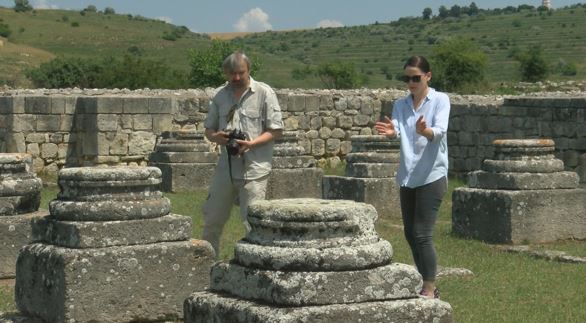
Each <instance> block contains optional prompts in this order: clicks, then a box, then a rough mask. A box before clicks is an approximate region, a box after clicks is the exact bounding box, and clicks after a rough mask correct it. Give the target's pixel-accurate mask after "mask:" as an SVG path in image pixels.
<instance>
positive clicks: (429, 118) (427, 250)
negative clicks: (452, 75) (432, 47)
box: [375, 56, 450, 298]
mask: <svg viewBox="0 0 586 323" xmlns="http://www.w3.org/2000/svg"><path fill="white" fill-rule="evenodd" d="M403 74H404V75H403V78H402V79H403V81H404V82H405V83H406V84H407V86H408V88H409V92H410V94H409V95H408V96H406V97H404V98H402V99H400V100H398V101H396V102H395V104H394V106H393V114H392V118H391V119H389V117H387V116H385V117H384V121H380V122H377V123H376V125H375V128H376V130H377V131H378V133H379V134H381V135H385V136H387V137H390V138H395V137H398V138H400V141H401V160H400V164H399V171H398V172H397V183H398V184H399V186H400V200H401V213H402V215H403V224H404V228H405V229H404V230H405V237H406V238H407V242H408V243H409V246H410V247H411V252H412V254H413V259H414V261H415V265H416V266H417V270H418V271H419V273H420V274H421V276H423V289H422V290H421V292H420V294H421V295H422V296H425V297H435V298H439V292H438V290H437V288H436V286H435V276H436V271H437V260H436V252H435V248H434V246H433V240H432V235H433V227H434V225H435V220H436V218H437V213H438V209H439V206H440V204H441V201H442V198H443V196H444V194H445V192H446V191H447V175H448V143H447V130H448V118H449V115H450V100H449V98H448V96H447V95H446V94H444V93H441V92H437V91H435V90H434V89H433V88H430V87H429V86H428V83H429V81H430V80H431V69H430V66H429V63H428V61H427V60H426V59H425V57H422V56H413V57H411V58H409V59H408V60H407V62H406V63H405V66H404V67H403Z"/></svg>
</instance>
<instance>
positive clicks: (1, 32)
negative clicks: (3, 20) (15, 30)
mask: <svg viewBox="0 0 586 323" xmlns="http://www.w3.org/2000/svg"><path fill="white" fill-rule="evenodd" d="M10 34H12V30H10V26H8V25H7V24H0V36H2V37H4V38H8V37H10Z"/></svg>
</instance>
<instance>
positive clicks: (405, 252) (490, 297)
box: [0, 179, 586, 323]
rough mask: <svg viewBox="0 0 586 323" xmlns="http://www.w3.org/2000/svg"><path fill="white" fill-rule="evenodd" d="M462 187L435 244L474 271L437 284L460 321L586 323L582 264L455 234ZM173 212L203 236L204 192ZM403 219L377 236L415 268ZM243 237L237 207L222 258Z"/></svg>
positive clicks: (1, 300) (573, 250) (444, 258)
mask: <svg viewBox="0 0 586 323" xmlns="http://www.w3.org/2000/svg"><path fill="white" fill-rule="evenodd" d="M461 185H463V183H462V182H461V181H459V180H455V179H454V180H450V182H449V191H448V194H446V196H445V198H444V201H443V203H442V206H441V208H440V214H439V217H438V223H437V225H436V232H435V243H436V249H437V251H438V258H439V265H440V266H446V267H463V268H468V269H470V270H471V271H472V272H474V275H475V276H474V278H471V279H462V278H443V279H441V280H440V281H439V282H438V285H439V287H440V289H441V291H442V299H443V300H445V301H446V302H448V303H450V304H451V305H452V307H453V308H454V319H455V321H456V322H486V323H489V322H490V323H493V322H507V323H509V322H583V321H584V318H586V307H585V306H584V302H585V301H586V298H585V297H584V290H586V268H585V266H584V265H578V264H566V263H558V262H550V261H546V260H539V259H535V258H532V257H530V256H526V255H521V254H512V253H507V252H503V251H499V250H497V249H496V248H494V247H493V246H491V245H488V244H485V243H482V242H479V241H475V240H466V239H461V238H457V237H455V236H453V235H452V234H451V224H450V217H451V192H452V191H453V190H454V188H456V187H458V186H461ZM56 194H57V189H56V188H48V189H45V190H44V191H43V196H42V207H46V206H47V203H48V201H49V200H51V199H53V198H54V197H55V195H56ZM166 196H167V197H169V199H170V200H171V202H172V205H173V213H178V214H183V215H188V216H191V217H192V218H193V223H194V229H193V236H194V238H199V237H200V236H201V224H202V219H201V207H202V205H203V202H204V201H205V198H206V192H193V193H180V194H179V193H178V194H167V195H166ZM400 224H401V221H400V220H394V219H386V218H381V219H379V220H378V222H377V225H376V227H377V231H378V232H379V234H380V235H381V237H383V238H384V239H387V240H389V241H390V242H391V243H392V245H393V249H394V250H395V255H394V260H395V261H396V262H402V263H409V264H412V260H411V254H410V251H409V249H408V246H407V243H406V241H405V239H404V237H403V232H402V230H401V229H400V227H398V226H397V225H400ZM243 236H244V229H243V227H242V225H241V224H240V221H239V218H238V213H237V209H236V208H235V210H234V212H233V214H232V217H231V218H230V221H229V222H228V223H227V224H226V227H225V233H224V235H223V237H222V251H221V254H220V258H221V259H223V260H228V259H230V258H231V257H232V253H233V248H234V244H235V242H236V241H237V240H238V239H240V238H242V237H243ZM535 247H537V248H546V249H553V250H563V251H567V252H569V253H570V254H572V255H576V256H586V242H583V241H561V242H556V243H550V244H547V245H539V246H535ZM12 293H13V290H12V287H11V286H0V311H5V312H6V311H11V310H14V304H13V301H12Z"/></svg>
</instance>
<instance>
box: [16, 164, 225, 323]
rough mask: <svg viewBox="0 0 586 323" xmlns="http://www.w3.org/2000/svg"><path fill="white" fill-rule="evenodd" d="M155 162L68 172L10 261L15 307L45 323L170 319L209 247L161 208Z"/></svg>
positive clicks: (197, 283)
mask: <svg viewBox="0 0 586 323" xmlns="http://www.w3.org/2000/svg"><path fill="white" fill-rule="evenodd" d="M161 181H162V180H161V171H160V170H159V169H158V168H155V167H112V168H91V167H86V168H67V169H64V170H62V171H61V172H60V173H59V185H60V187H61V191H60V193H59V195H58V197H57V199H55V200H53V201H51V203H50V212H51V214H50V215H49V216H47V217H45V218H43V219H40V220H38V221H35V223H34V225H33V227H34V228H33V233H34V238H33V239H34V240H35V241H38V243H33V244H30V245H27V246H25V247H24V248H23V249H22V250H21V252H20V254H19V257H18V262H17V275H16V286H15V294H16V297H15V298H16V305H17V307H18V309H19V310H20V311H21V313H22V314H23V315H25V316H28V317H32V318H41V319H42V320H44V321H46V322H131V321H160V320H174V319H177V318H179V317H181V316H182V302H183V300H184V299H185V297H187V295H189V293H190V292H193V290H203V289H205V288H206V287H207V286H208V284H209V276H208V273H209V268H210V265H211V263H212V262H213V259H214V254H213V250H212V248H211V246H210V245H209V243H207V242H205V241H201V240H189V237H190V236H191V218H189V217H186V216H180V215H175V214H170V213H169V211H170V208H171V206H170V203H169V200H168V199H167V198H165V197H163V196H162V194H161V192H160V191H159V190H158V187H159V185H160V184H161Z"/></svg>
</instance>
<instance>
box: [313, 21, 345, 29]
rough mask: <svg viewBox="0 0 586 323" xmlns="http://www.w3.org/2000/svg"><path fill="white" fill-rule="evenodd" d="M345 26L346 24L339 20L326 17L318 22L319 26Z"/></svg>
mask: <svg viewBox="0 0 586 323" xmlns="http://www.w3.org/2000/svg"><path fill="white" fill-rule="evenodd" d="M337 27H344V24H343V23H342V22H340V21H338V20H330V19H324V20H322V21H320V22H318V23H317V28H337Z"/></svg>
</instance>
